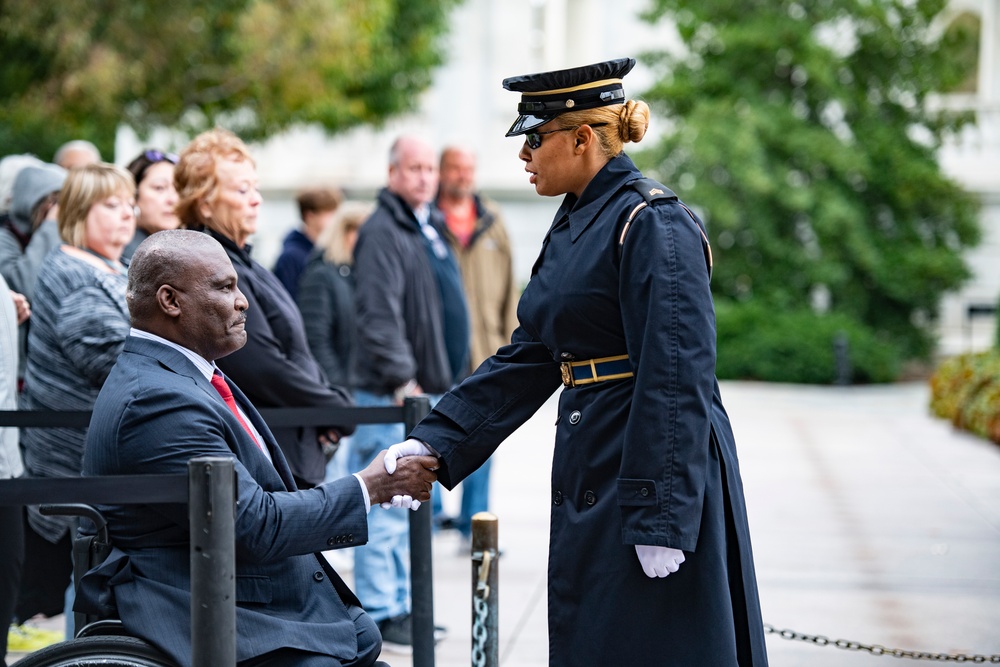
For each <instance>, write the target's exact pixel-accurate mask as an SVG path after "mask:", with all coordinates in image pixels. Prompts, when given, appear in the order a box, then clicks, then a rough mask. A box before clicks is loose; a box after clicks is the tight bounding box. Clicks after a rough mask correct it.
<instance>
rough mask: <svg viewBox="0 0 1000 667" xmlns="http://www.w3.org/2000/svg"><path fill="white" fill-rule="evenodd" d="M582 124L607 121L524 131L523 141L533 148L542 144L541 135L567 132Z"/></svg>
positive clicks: (594, 124) (593, 124) (595, 124)
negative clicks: (540, 130) (542, 130)
mask: <svg viewBox="0 0 1000 667" xmlns="http://www.w3.org/2000/svg"><path fill="white" fill-rule="evenodd" d="M584 125H589V126H590V127H601V126H603V125H607V123H582V124H580V125H573V126H572V127H560V128H559V129H557V130H546V131H545V132H525V134H524V141H525V143H527V144H528V148H530V149H531V150H535V149H536V148H538V147H540V146H541V145H542V135H543V134H552V133H553V132H567V131H569V130H575V129H577V128H579V127H583V126H584Z"/></svg>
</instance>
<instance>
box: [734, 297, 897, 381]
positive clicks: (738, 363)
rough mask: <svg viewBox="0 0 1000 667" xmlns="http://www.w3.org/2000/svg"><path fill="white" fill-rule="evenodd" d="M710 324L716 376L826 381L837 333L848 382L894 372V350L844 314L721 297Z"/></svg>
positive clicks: (888, 377)
mask: <svg viewBox="0 0 1000 667" xmlns="http://www.w3.org/2000/svg"><path fill="white" fill-rule="evenodd" d="M716 323H717V332H718V359H717V362H716V374H717V375H718V376H719V378H721V379H752V380H761V381H765V382H794V383H803V384H832V383H834V382H836V381H837V359H836V354H835V351H834V348H835V341H836V340H837V338H838V337H846V340H847V350H848V355H849V359H850V366H851V368H850V381H851V382H852V383H867V382H892V381H893V380H895V379H896V378H897V376H898V374H899V368H900V358H899V352H898V350H897V349H896V348H895V347H894V346H893V345H892V344H890V343H888V342H887V341H882V340H879V339H878V338H877V337H876V336H875V334H874V333H873V332H872V331H871V330H869V329H868V328H866V327H865V326H864V325H863V324H861V323H860V322H858V321H857V320H854V319H852V318H851V317H849V316H847V315H843V314H828V315H819V314H816V313H814V312H812V311H808V310H800V311H787V312H773V311H772V310H770V309H768V308H766V307H763V306H761V305H758V304H754V303H735V302H725V301H722V302H719V303H717V305H716Z"/></svg>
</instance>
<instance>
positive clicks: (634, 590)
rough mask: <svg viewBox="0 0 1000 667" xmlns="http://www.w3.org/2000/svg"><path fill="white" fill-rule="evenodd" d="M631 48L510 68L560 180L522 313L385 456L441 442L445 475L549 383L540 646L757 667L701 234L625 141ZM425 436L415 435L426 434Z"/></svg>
mask: <svg viewBox="0 0 1000 667" xmlns="http://www.w3.org/2000/svg"><path fill="white" fill-rule="evenodd" d="M634 65H635V60H633V59H631V58H622V59H618V60H612V61H608V62H604V63H597V64H594V65H588V66H585V67H577V68H573V69H569V70H560V71H555V72H543V73H540V74H529V75H525V76H517V77H511V78H509V79H506V80H505V81H504V87H505V88H507V89H508V90H513V91H517V92H519V93H521V95H522V96H521V102H520V104H519V105H518V118H517V120H515V122H514V124H513V126H512V127H511V128H510V130H509V131H508V133H507V135H508V136H518V137H521V136H523V137H524V142H523V144H522V145H521V149H520V152H519V154H518V156H519V157H520V158H521V160H522V161H523V162H524V165H525V166H524V169H525V171H526V172H527V173H528V174H529V176H528V181H529V183H531V184H532V185H533V186H534V188H535V191H536V192H537V193H538V194H540V195H544V196H550V197H551V196H563V199H562V204H561V206H560V207H559V209H558V210H557V211H556V214H555V218H554V220H553V222H552V226H551V227H550V228H549V231H548V233H547V234H546V236H545V240H544V241H543V243H542V249H541V252H540V254H539V257H538V259H537V260H536V261H535V265H534V268H533V269H532V276H531V280H530V281H529V282H528V285H527V287H526V288H525V290H524V293H523V295H522V296H521V300H520V302H519V304H518V310H517V313H518V320H519V322H520V326H519V327H518V329H517V330H516V331H515V332H514V335H513V337H512V342H511V344H510V345H508V346H505V347H503V348H501V349H500V350H499V351H498V352H497V353H496V354H495V355H494V356H493V357H491V358H490V359H487V360H486V361H485V362H483V364H482V365H481V366H480V367H479V369H478V370H477V371H476V372H475V373H474V374H473V375H472V376H471V377H469V378H468V379H466V380H465V381H464V382H463V383H462V384H461V385H459V386H458V387H457V388H456V389H454V390H453V391H451V392H450V393H448V394H446V395H445V396H444V397H443V398H442V399H441V400H440V402H438V403H437V405H436V406H435V407H434V409H433V411H432V412H431V414H430V415H428V417H427V418H426V419H424V420H423V422H421V423H420V424H419V425H418V426H417V427H416V428H415V429H414V430H413V432H412V433H411V435H410V438H411V439H409V440H407V441H405V442H403V443H399V444H396V445H392V447H390V449H389V453H388V454H387V455H386V468H387V469H392V467H393V465H394V463H395V458H396V456H397V455H405V454H416V453H418V452H419V453H427V452H428V451H430V450H433V452H434V453H436V454H438V455H440V461H441V468H440V470H439V471H438V475H439V477H438V478H439V480H440V481H441V483H442V484H444V485H445V486H446V487H448V488H452V487H453V486H454V485H455V484H457V483H458V482H460V481H461V480H462V479H463V478H465V477H466V476H468V475H469V474H470V473H471V472H473V471H474V470H475V469H476V468H478V467H479V466H480V465H481V464H482V463H483V461H484V460H485V459H486V458H487V457H488V456H490V454H492V452H493V451H494V450H495V449H496V447H497V446H498V445H499V444H500V443H501V442H502V441H503V440H504V438H506V437H507V436H508V435H510V434H511V433H512V432H513V431H514V429H516V428H517V427H518V426H520V425H521V424H522V423H523V422H524V421H525V420H527V419H528V418H529V417H530V416H531V415H532V414H534V412H535V411H536V410H537V409H538V408H539V407H541V406H542V404H544V403H545V402H546V401H547V400H548V399H549V397H550V396H551V395H552V394H553V392H555V391H556V390H557V389H559V388H560V387H561V388H562V392H561V394H560V397H559V411H558V417H557V421H556V424H557V427H556V442H555V449H554V452H553V459H552V495H551V502H550V503H549V505H548V509H549V512H550V516H549V522H550V531H549V534H550V543H549V566H548V572H549V580H548V607H549V613H548V631H549V664H550V665H552V666H557V665H567V666H570V665H572V666H576V665H674V666H677V667H702V666H704V665H712V666H713V667H737V666H739V667H762V666H764V665H766V664H767V653H766V648H765V645H764V632H763V624H762V622H761V616H760V603H759V601H758V594H757V581H756V577H755V574H754V566H753V557H752V553H751V549H750V534H749V532H750V531H749V527H748V522H747V515H746V507H745V504H744V498H743V488H742V482H741V481H740V474H739V464H738V462H737V457H736V445H735V442H734V438H733V432H732V429H731V428H730V425H729V419H728V417H727V416H726V412H725V409H724V408H723V406H722V399H721V398H720V394H719V386H718V382H717V381H716V379H715V315H714V308H713V305H712V294H711V290H710V289H709V279H710V276H711V253H710V251H709V247H708V240H707V238H706V236H705V232H704V229H703V227H702V225H701V222H700V221H699V220H698V218H697V217H696V216H695V215H694V214H693V213H692V212H691V210H690V209H688V207H687V206H685V205H684V204H683V203H681V202H680V201H679V200H678V198H677V196H676V195H674V193H672V192H671V191H670V190H669V189H668V188H667V187H666V186H665V185H662V184H659V183H656V182H655V181H652V180H650V179H647V178H644V177H643V175H642V173H641V172H639V170H638V169H637V168H636V166H635V164H634V163H633V162H632V160H631V159H630V158H629V157H628V156H627V155H626V154H625V153H624V152H623V150H622V148H623V144H624V143H626V142H630V141H639V140H641V139H642V138H643V136H644V135H645V133H646V128H647V125H648V123H649V108H648V107H647V106H646V104H645V103H644V102H641V101H635V100H626V98H625V92H624V89H623V86H622V78H623V77H624V76H625V75H626V74H627V73H628V72H629V71H630V70H631V69H632V67H633V66H634ZM428 447H429V449H428Z"/></svg>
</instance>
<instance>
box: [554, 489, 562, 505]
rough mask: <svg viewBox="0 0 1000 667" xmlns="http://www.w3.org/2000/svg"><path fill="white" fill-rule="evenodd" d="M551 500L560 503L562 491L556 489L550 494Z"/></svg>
mask: <svg viewBox="0 0 1000 667" xmlns="http://www.w3.org/2000/svg"><path fill="white" fill-rule="evenodd" d="M552 502H553V503H554V504H556V505H562V491H556V492H555V493H553V494H552Z"/></svg>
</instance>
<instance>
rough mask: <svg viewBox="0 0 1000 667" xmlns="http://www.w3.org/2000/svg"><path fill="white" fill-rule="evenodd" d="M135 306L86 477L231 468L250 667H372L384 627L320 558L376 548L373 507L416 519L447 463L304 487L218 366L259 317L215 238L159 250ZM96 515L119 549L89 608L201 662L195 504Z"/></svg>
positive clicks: (381, 469)
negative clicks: (209, 465) (226, 464)
mask: <svg viewBox="0 0 1000 667" xmlns="http://www.w3.org/2000/svg"><path fill="white" fill-rule="evenodd" d="M127 301H128V307H129V313H130V315H131V323H132V330H131V332H130V335H129V337H128V338H127V340H126V342H125V349H124V351H123V352H122V354H121V356H120V357H119V359H118V361H117V363H116V365H115V367H114V369H113V370H112V371H111V375H110V376H109V377H108V380H107V381H106V382H105V384H104V388H103V389H102V390H101V393H100V396H99V397H98V399H97V403H96V404H95V406H94V412H93V417H92V420H91V424H90V431H89V434H88V437H87V445H86V451H85V454H84V463H83V474H84V475H122V474H129V475H134V474H143V473H149V474H171V473H186V471H187V465H188V460H189V459H191V458H192V457H195V456H231V457H233V458H234V459H235V467H236V488H237V491H236V493H237V502H236V519H235V522H236V604H237V610H236V634H237V660H238V664H239V666H240V667H260V666H265V665H266V666H278V665H282V666H284V665H296V666H297V667H320V666H324V667H347V666H352V667H353V666H359V667H360V666H367V665H372V664H374V663H375V661H376V659H377V658H378V654H379V651H380V649H381V637H380V635H379V631H378V629H377V628H376V625H375V623H374V622H373V621H372V620H371V619H370V618H369V617H368V615H367V614H366V613H365V612H364V610H363V609H362V608H361V605H360V603H359V602H358V599H357V598H356V597H355V596H354V594H353V593H352V592H351V590H350V589H349V588H348V587H347V585H346V584H345V583H344V582H343V580H342V579H341V578H340V576H339V575H337V573H336V572H335V571H334V570H333V568H332V567H330V565H329V564H328V563H327V561H326V559H325V558H323V557H322V555H321V554H320V553H319V552H321V551H324V550H328V549H337V548H343V547H350V546H356V545H359V544H364V543H365V542H366V541H367V540H368V524H367V513H368V511H369V510H370V509H371V507H372V506H373V505H378V504H382V505H383V506H384V507H389V506H395V507H403V508H407V507H409V508H412V509H416V507H417V506H419V504H420V502H422V501H426V500H427V499H428V498H430V490H431V485H432V483H433V482H434V480H435V478H436V475H435V473H434V470H436V467H437V461H436V459H435V458H433V457H409V458H407V459H403V460H400V465H399V467H398V468H397V469H396V471H395V473H394V474H392V475H389V474H388V473H387V472H386V468H385V466H384V465H383V457H382V454H379V455H378V456H376V458H375V460H374V461H372V462H371V464H369V465H368V466H367V467H366V468H365V469H364V470H362V471H361V472H359V473H357V474H355V475H352V476H348V477H345V478H343V479H340V480H337V481H334V482H331V483H328V484H321V485H319V486H317V487H315V488H312V489H307V490H297V489H296V487H295V483H294V482H293V481H292V475H291V472H290V470H289V468H288V465H287V463H286V462H285V458H284V457H283V456H282V454H281V451H280V450H279V449H278V447H277V444H276V442H275V440H274V438H273V437H272V435H271V432H270V431H269V430H268V428H267V425H266V424H265V423H264V421H263V420H262V419H261V417H260V415H259V414H258V413H257V411H256V410H255V409H254V407H253V405H251V404H250V402H249V401H248V400H247V399H246V397H245V396H244V395H243V393H242V392H241V391H240V390H239V388H238V387H236V386H235V385H233V384H232V383H230V382H228V381H227V380H226V378H225V377H224V376H222V375H221V374H220V373H219V371H218V370H217V369H216V368H215V363H214V362H215V360H216V359H218V358H220V357H223V356H225V355H227V354H229V353H231V352H233V351H235V350H237V349H239V348H240V347H242V346H243V344H244V343H245V341H246V332H245V330H244V326H245V323H246V320H247V318H248V317H250V318H252V317H254V313H252V312H247V301H246V299H245V297H244V295H243V294H242V293H241V292H240V290H239V287H238V285H237V276H236V271H235V270H234V269H233V266H232V264H231V263H230V261H229V258H228V257H227V255H226V253H225V251H224V250H223V248H222V246H221V245H219V243H218V242H216V241H215V240H214V239H212V238H211V237H210V236H208V235H206V234H202V233H199V232H194V231H185V230H176V231H166V232H160V233H158V234H154V235H152V236H150V237H149V238H148V239H146V240H145V241H144V242H143V243H142V244H141V245H140V246H139V248H138V250H137V251H136V253H135V255H134V257H133V259H132V263H131V266H130V268H129V275H128V292H127ZM98 509H99V510H100V512H101V513H102V514H103V515H104V516H105V518H106V519H107V523H108V534H109V538H110V543H111V551H110V554H109V555H108V556H107V558H106V559H105V560H104V561H103V563H101V564H100V565H99V566H97V567H96V568H94V569H92V570H91V571H90V572H88V573H87V575H86V576H85V577H84V578H83V581H82V583H81V586H80V590H79V592H78V599H77V606H76V609H77V611H81V612H85V613H88V614H94V615H104V616H114V615H117V616H118V617H120V618H121V621H122V624H123V626H124V629H125V631H126V632H128V633H129V634H131V635H134V636H136V637H139V638H141V639H144V640H146V641H147V642H149V643H150V644H152V645H153V646H155V647H156V648H158V649H159V650H160V651H162V652H163V653H165V654H166V655H167V656H169V657H170V658H171V659H172V660H173V661H174V662H176V663H177V664H178V665H182V666H184V665H189V664H190V662H191V636H190V603H191V582H190V573H189V534H188V514H187V507H186V506H184V505H103V506H100V507H99V508H98ZM375 511H382V510H381V509H376V510H375ZM390 511H392V510H390Z"/></svg>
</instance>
